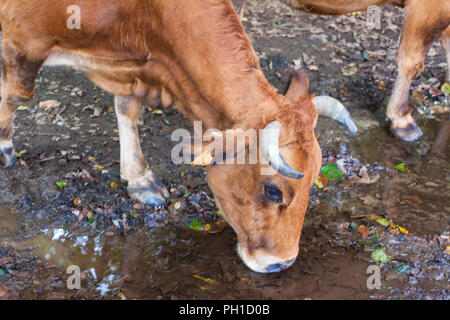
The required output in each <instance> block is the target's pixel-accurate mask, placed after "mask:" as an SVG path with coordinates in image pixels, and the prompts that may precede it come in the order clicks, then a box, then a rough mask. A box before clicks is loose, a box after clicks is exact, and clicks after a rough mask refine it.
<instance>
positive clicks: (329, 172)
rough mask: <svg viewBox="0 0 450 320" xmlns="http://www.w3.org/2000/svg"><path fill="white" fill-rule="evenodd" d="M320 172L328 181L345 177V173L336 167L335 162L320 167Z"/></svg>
mask: <svg viewBox="0 0 450 320" xmlns="http://www.w3.org/2000/svg"><path fill="white" fill-rule="evenodd" d="M320 174H321V176H322V177H324V178H325V179H327V180H328V181H337V180H339V179H340V178H343V177H345V174H344V173H343V172H342V171H340V170H339V169H338V167H337V165H336V164H335V163H332V164H329V165H326V166H324V167H322V169H321V170H320Z"/></svg>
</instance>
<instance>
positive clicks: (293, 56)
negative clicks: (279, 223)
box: [0, 1, 450, 299]
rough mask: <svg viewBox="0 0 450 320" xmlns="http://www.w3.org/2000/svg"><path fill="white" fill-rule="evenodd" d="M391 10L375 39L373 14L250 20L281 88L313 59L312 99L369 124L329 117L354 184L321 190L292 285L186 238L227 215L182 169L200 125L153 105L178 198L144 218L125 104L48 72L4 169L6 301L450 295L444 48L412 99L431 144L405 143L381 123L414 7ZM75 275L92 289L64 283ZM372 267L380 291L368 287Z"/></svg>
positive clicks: (204, 239) (281, 13)
mask: <svg viewBox="0 0 450 320" xmlns="http://www.w3.org/2000/svg"><path fill="white" fill-rule="evenodd" d="M385 10H386V11H385V14H386V17H385V20H383V21H385V22H386V23H389V25H392V26H397V28H394V27H390V28H388V29H385V31H383V32H382V31H376V32H378V33H377V35H378V36H376V37H375V36H374V35H373V34H367V32H366V31H365V29H364V28H363V27H361V25H362V24H363V23H364V17H360V16H355V15H347V16H343V17H332V18H330V17H317V16H311V15H306V14H302V13H294V12H292V11H291V10H289V9H287V8H286V7H284V6H281V5H280V4H279V3H277V2H275V3H274V4H271V3H268V2H264V1H263V2H255V1H251V2H250V5H248V6H247V8H246V15H245V21H244V24H245V26H246V29H247V31H248V33H249V35H250V36H251V39H252V42H253V44H254V46H255V48H256V50H257V52H258V54H259V55H260V60H261V64H262V66H263V69H264V71H265V73H266V75H267V77H268V79H269V80H270V82H271V83H272V84H273V85H274V86H276V87H277V88H278V89H279V90H280V92H281V91H282V90H283V89H284V87H285V85H286V83H287V80H288V76H289V74H290V73H291V72H292V70H293V69H294V68H295V67H298V65H299V63H300V62H299V60H301V65H302V66H303V67H304V68H305V69H307V70H308V74H309V76H310V80H311V92H314V93H317V94H328V95H332V96H334V97H336V98H338V99H340V100H342V101H343V102H344V103H345V104H346V105H347V106H348V107H349V110H350V111H351V113H352V115H353V116H354V118H355V121H356V122H357V124H358V126H359V127H360V133H359V134H358V135H356V136H351V135H349V134H347V133H346V132H344V130H343V129H342V128H341V127H339V126H338V125H336V124H334V123H333V122H331V121H329V120H325V119H321V120H320V121H319V125H318V128H317V134H318V136H319V142H320V144H321V147H322V151H323V156H324V165H327V164H330V163H336V164H337V165H338V167H339V168H340V169H341V170H342V171H343V172H344V173H345V177H343V178H341V179H339V180H338V181H324V180H322V181H321V182H320V183H317V184H316V185H314V186H313V187H312V190H311V196H310V203H309V207H308V212H307V215H306V218H305V225H304V228H303V233H302V237H301V240H300V248H301V249H300V254H299V257H298V259H297V261H296V262H295V264H294V265H293V266H292V267H291V268H290V269H288V270H287V271H285V272H282V273H279V274H269V275H265V274H257V273H254V272H252V271H250V270H249V269H248V268H247V267H246V266H245V265H244V264H243V262H242V261H241V260H240V259H239V257H238V255H237V252H236V236H235V234H234V232H233V231H232V230H231V229H230V228H229V227H225V228H224V229H223V228H219V230H216V231H217V232H212V233H208V232H206V231H198V230H193V229H191V228H190V227H189V226H188V225H189V223H191V222H192V221H194V220H196V221H198V222H200V223H203V224H207V223H212V224H214V223H215V222H216V221H220V220H221V219H222V217H221V216H220V212H218V210H217V208H216V206H215V203H214V198H213V195H212V193H211V192H210V190H209V189H208V186H207V183H206V180H205V171H204V170H203V169H202V168H198V167H191V166H183V165H182V166H175V165H173V164H171V161H170V152H169V150H170V148H169V147H170V146H171V145H173V143H172V142H171V141H170V135H171V133H172V131H173V130H175V129H176V128H179V127H183V128H187V129H189V130H191V131H192V126H191V124H190V122H189V121H188V120H187V119H184V118H183V117H182V116H181V115H180V114H179V113H178V112H177V111H176V110H174V109H173V107H171V108H169V109H166V110H159V109H150V108H147V107H146V108H144V109H143V112H142V121H141V125H140V132H141V142H142V149H143V152H144V154H145V156H146V158H147V160H148V162H149V164H150V166H151V168H152V170H153V171H154V172H155V174H157V175H158V177H159V178H161V180H162V181H163V183H164V184H165V185H166V186H167V187H168V189H170V192H171V198H170V199H169V201H168V202H167V205H166V206H165V207H164V208H162V209H159V210H156V209H153V208H151V207H147V206H143V205H141V204H139V203H136V202H134V201H132V200H131V199H130V198H129V197H128V195H127V193H126V185H125V184H124V183H122V182H121V181H120V176H119V139H118V131H117V126H116V118H115V115H114V112H113V100H112V96H111V95H109V94H107V93H105V92H104V91H102V90H101V89H99V88H97V87H95V86H94V85H93V84H92V83H90V82H89V81H88V80H87V78H85V76H84V75H83V74H81V73H78V72H74V71H71V70H68V69H65V68H57V69H55V68H52V69H49V68H45V69H44V70H42V71H41V73H40V76H39V79H38V80H37V88H36V96H35V98H34V99H33V101H32V102H31V103H30V104H28V105H27V107H24V108H21V110H20V111H18V114H17V118H16V122H15V131H16V134H15V138H14V142H15V145H16V149H17V151H18V153H19V154H18V155H19V161H18V163H17V164H16V165H15V166H14V167H12V168H1V169H0V299H449V271H450V268H449V262H450V261H449V260H450V252H449V244H450V243H449V236H450V233H449V217H450V212H449V211H450V209H449V208H450V206H449V200H448V199H450V175H449V171H448V164H449V161H448V155H449V144H448V140H447V139H446V136H447V137H448V129H446V128H447V127H446V126H448V111H449V103H448V102H449V96H448V95H445V94H443V93H442V92H440V93H439V92H436V91H435V90H434V88H437V85H438V84H439V83H442V82H443V81H444V78H445V67H443V63H444V62H445V57H444V54H443V51H442V49H441V48H440V47H439V46H437V43H436V44H435V45H434V46H433V48H435V50H436V54H435V55H433V56H429V57H428V58H427V67H426V69H425V71H424V73H423V74H422V75H421V76H420V77H419V78H418V79H417V80H415V81H414V83H413V87H412V90H411V93H412V97H411V104H412V105H413V106H415V107H416V108H417V111H416V117H417V118H418V119H419V125H420V126H421V128H422V130H423V131H424V138H423V139H421V140H420V141H419V142H415V143H405V142H401V141H398V140H397V139H395V138H394V137H392V136H391V134H390V133H389V130H388V124H387V123H386V122H385V120H384V111H385V106H386V99H388V98H389V94H390V90H391V88H392V83H393V76H394V74H395V72H394V71H395V63H394V61H393V54H395V51H396V40H397V39H398V35H399V27H400V26H401V21H402V11H400V10H397V9H393V8H388V9H385ZM347 26H351V28H350V30H349V29H348V27H347ZM386 30H387V31H386ZM324 37H327V41H328V42H327V43H330V44H327V45H325V44H324V43H323V39H325V38H324ZM389 39H391V40H389ZM352 41H353V42H352ZM351 43H356V44H354V45H348V44H351ZM381 45H382V46H381ZM376 50H384V51H385V54H383V53H380V52H378V55H377V53H376V52H375V53H374V51H376ZM367 52H372V53H373V54H372V55H371V56H370V58H368V56H367V55H365V53H367ZM336 59H337V60H336ZM330 61H332V63H330ZM339 61H340V62H339ZM352 63H355V66H356V67H357V69H358V70H357V72H354V73H353V75H351V76H349V74H352V72H353V71H352V72H349V70H350V71H351V68H352V66H350V67H348V66H349V65H351V64H352ZM316 67H317V69H316ZM343 69H344V70H345V71H346V72H343V71H342V70H343ZM436 81H437V82H436ZM446 130H447V131H446ZM446 132H447V133H446ZM222 229H223V230H222ZM379 253H382V254H381V256H380V255H379ZM71 265H75V266H78V267H79V268H80V270H81V279H82V280H81V289H78V290H71V289H69V288H68V286H67V280H68V279H69V276H70V274H68V273H67V272H66V270H67V268H68V267H69V266H71ZM373 265H376V266H378V267H379V268H380V271H381V273H380V274H381V288H380V289H370V288H369V287H370V286H369V287H368V278H369V276H370V274H368V272H367V270H368V268H369V266H373Z"/></svg>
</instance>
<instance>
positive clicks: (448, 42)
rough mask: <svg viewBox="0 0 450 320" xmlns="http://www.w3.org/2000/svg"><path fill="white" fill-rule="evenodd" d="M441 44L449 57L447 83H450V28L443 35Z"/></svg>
mask: <svg viewBox="0 0 450 320" xmlns="http://www.w3.org/2000/svg"><path fill="white" fill-rule="evenodd" d="M441 44H442V47H443V48H444V50H445V53H446V55H447V82H450V26H449V27H447V29H446V30H445V31H444V33H443V34H442V36H441Z"/></svg>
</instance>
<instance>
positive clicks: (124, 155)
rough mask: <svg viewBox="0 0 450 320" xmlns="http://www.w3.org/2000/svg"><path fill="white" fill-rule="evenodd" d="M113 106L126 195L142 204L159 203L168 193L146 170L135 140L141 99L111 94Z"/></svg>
mask: <svg viewBox="0 0 450 320" xmlns="http://www.w3.org/2000/svg"><path fill="white" fill-rule="evenodd" d="M115 108H116V115H117V122H118V124H119V135H120V176H121V178H122V179H123V180H126V181H127V182H128V194H129V195H130V197H131V198H133V199H136V200H138V201H140V202H142V203H145V204H148V205H152V206H162V205H163V204H164V203H165V202H166V199H167V198H168V197H169V192H168V191H167V189H166V188H165V187H164V186H163V184H162V183H161V181H159V180H158V179H157V178H156V177H155V176H154V175H153V172H152V171H151V170H150V169H149V167H148V165H147V162H146V161H145V158H144V154H143V153H142V150H141V144H140V142H139V132H138V121H139V114H140V111H141V108H142V99H140V98H137V97H133V96H129V97H124V96H115Z"/></svg>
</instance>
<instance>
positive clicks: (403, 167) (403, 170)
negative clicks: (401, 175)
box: [394, 162, 406, 172]
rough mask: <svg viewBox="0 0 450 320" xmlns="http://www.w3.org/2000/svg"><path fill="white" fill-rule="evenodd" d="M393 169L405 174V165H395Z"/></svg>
mask: <svg viewBox="0 0 450 320" xmlns="http://www.w3.org/2000/svg"><path fill="white" fill-rule="evenodd" d="M394 168H395V169H396V170H398V171H400V172H405V170H406V167H405V163H403V162H402V163H399V164H396V165H395V167H394Z"/></svg>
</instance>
